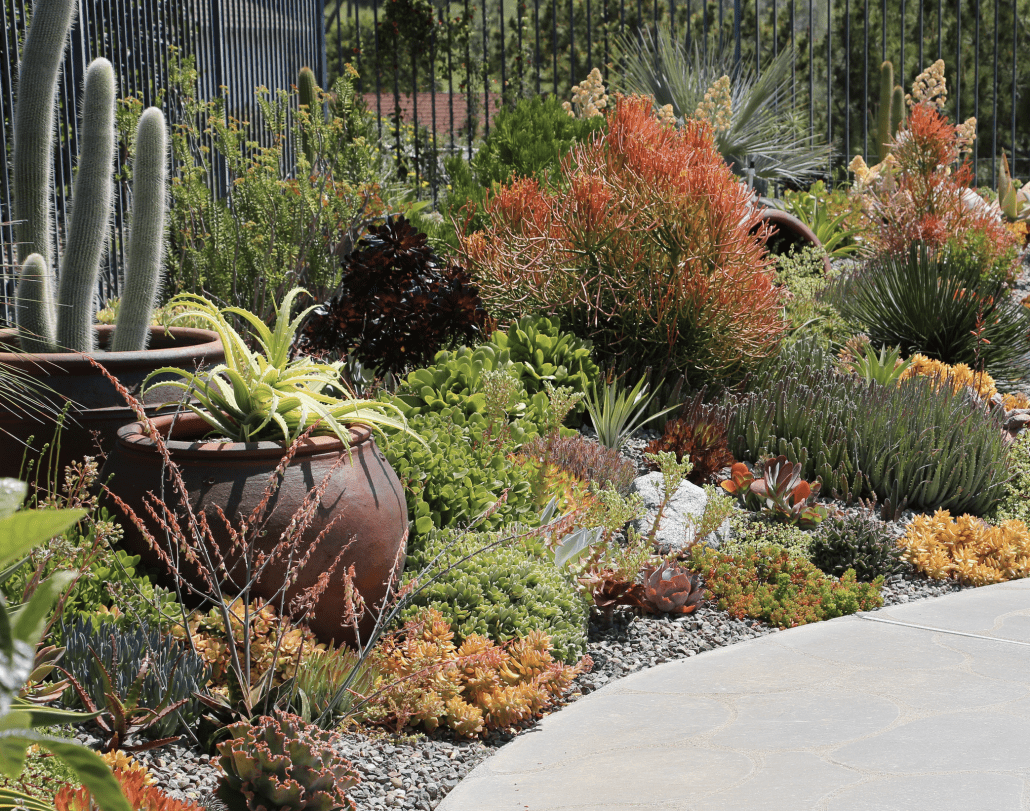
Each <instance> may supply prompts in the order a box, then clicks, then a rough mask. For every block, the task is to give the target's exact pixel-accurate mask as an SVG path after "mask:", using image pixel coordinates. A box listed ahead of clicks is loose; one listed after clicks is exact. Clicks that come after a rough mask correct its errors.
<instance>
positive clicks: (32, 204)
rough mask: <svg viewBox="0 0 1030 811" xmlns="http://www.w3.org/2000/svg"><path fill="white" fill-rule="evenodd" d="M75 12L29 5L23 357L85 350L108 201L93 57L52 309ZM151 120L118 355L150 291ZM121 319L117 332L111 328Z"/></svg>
mask: <svg viewBox="0 0 1030 811" xmlns="http://www.w3.org/2000/svg"><path fill="white" fill-rule="evenodd" d="M76 8H77V4H76V3H75V2H74V0H37V2H36V3H35V4H34V6H33V8H32V20H31V24H30V26H29V33H28V35H27V37H26V41H25V47H24V49H23V51H22V60H21V64H20V66H19V71H18V99H17V104H16V106H15V116H14V117H15V127H14V210H15V219H16V220H18V221H19V228H18V241H19V243H20V247H19V252H18V255H19V259H20V260H21V261H22V270H21V278H20V279H19V283H18V292H17V305H16V315H17V322H18V329H19V339H20V341H21V347H22V349H23V350H24V351H27V352H53V351H72V352H91V351H93V350H94V349H95V345H94V342H95V331H94V329H93V316H94V311H95V308H96V307H95V305H96V302H95V298H96V287H97V276H98V274H99V272H100V265H101V263H102V261H103V258H104V254H105V252H106V250H107V240H108V234H109V224H110V219H111V215H112V213H113V201H114V184H113V177H112V161H113V158H114V147H115V87H116V82H115V78H114V69H113V68H112V66H111V63H110V62H108V61H107V60H106V59H102V58H101V59H95V60H93V61H92V62H91V63H90V64H89V67H88V68H87V70H86V82H85V90H84V97H83V104H82V120H81V125H80V129H79V142H80V151H79V158H78V165H77V167H76V175H75V180H74V183H73V190H72V192H73V206H72V216H71V219H70V220H69V223H68V234H67V243H66V245H65V248H64V252H63V255H62V260H61V270H60V274H59V284H58V285H57V286H56V301H57V304H58V306H57V308H56V310H55V308H54V302H55V295H54V290H55V283H54V280H53V269H54V266H55V264H56V254H55V251H54V250H53V246H52V244H51V242H50V233H51V230H52V228H53V215H52V213H51V210H50V201H51V197H52V195H53V188H52V186H51V184H52V183H53V158H52V154H53V150H54V137H55V128H54V119H53V111H54V109H55V108H56V106H57V69H58V66H59V64H60V61H61V57H62V56H63V54H64V48H65V46H66V44H67V39H68V31H69V29H70V27H71V23H72V21H73V20H74V16H75V9H76ZM159 116H160V113H159V112H158V111H151V110H148V111H147V112H146V113H144V119H145V120H144V121H143V122H141V127H140V129H141V131H142V132H141V140H140V142H139V145H138V147H137V165H136V166H135V167H134V168H136V169H137V177H136V180H135V181H134V183H133V194H134V203H133V219H132V225H131V226H130V228H131V233H132V240H131V243H130V257H129V262H130V270H129V273H127V279H126V287H127V296H126V301H125V302H123V304H122V308H121V314H120V320H119V331H120V332H122V333H123V337H122V338H120V339H119V347H118V348H119V349H123V350H131V349H143V348H144V346H145V342H146V338H147V334H148V333H147V329H146V326H147V325H149V322H150V315H151V313H152V311H153V307H154V303H155V299H156V291H157V289H158V287H159V279H160V272H161V254H162V252H163V233H164V196H165V191H166V169H165V167H164V163H165V161H166V152H165V146H164V122H163V119H161V120H160V125H159V126H158V125H157V123H156V122H155V119H157V118H158V117H159ZM137 201H138V202H137ZM123 321H124V323H125V324H126V325H127V326H125V327H122V326H121V324H122V322H123ZM129 325H131V326H129Z"/></svg>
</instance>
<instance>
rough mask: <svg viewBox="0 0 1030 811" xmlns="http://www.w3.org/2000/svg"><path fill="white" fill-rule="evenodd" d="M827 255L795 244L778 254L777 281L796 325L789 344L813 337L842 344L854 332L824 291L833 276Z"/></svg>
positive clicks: (788, 339) (830, 342) (789, 318)
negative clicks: (826, 259) (826, 266)
mask: <svg viewBox="0 0 1030 811" xmlns="http://www.w3.org/2000/svg"><path fill="white" fill-rule="evenodd" d="M823 256H824V254H823V252H822V251H820V250H819V249H818V248H816V247H814V246H811V245H809V246H806V247H804V248H801V249H800V250H798V249H797V246H796V245H791V246H790V249H789V250H788V251H787V253H785V254H779V255H778V256H777V257H776V283H777V284H778V285H781V287H782V289H783V298H784V314H785V315H786V317H787V321H788V322H789V323H790V326H791V328H792V333H791V335H790V336H789V337H788V338H787V340H786V341H785V342H784V344H785V345H790V344H793V343H797V342H798V341H799V340H805V339H809V338H816V339H818V340H819V341H820V342H821V343H823V344H829V345H834V344H841V343H844V342H845V341H846V340H847V339H848V338H850V337H851V335H852V334H853V332H854V330H853V329H852V327H851V325H850V324H848V322H847V321H845V320H844V318H843V317H842V316H841V314H840V312H839V311H838V310H837V308H836V307H834V306H833V302H832V301H829V300H828V297H827V296H826V295H825V294H824V293H825V291H826V289H827V288H828V287H829V286H830V285H831V283H832V278H830V277H827V275H826V272H825V265H824V263H823ZM782 349H783V347H781V352H782Z"/></svg>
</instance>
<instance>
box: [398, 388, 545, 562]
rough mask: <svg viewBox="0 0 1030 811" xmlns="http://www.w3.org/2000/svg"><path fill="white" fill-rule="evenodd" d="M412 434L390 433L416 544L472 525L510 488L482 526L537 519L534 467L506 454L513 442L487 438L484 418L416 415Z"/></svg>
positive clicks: (453, 411)
mask: <svg viewBox="0 0 1030 811" xmlns="http://www.w3.org/2000/svg"><path fill="white" fill-rule="evenodd" d="M408 424H409V427H410V428H411V429H412V431H414V432H415V434H417V435H418V436H419V437H421V439H422V440H423V442H424V443H425V444H423V443H422V442H420V441H419V440H418V439H415V438H414V437H412V436H409V435H407V434H399V435H394V436H393V437H391V439H390V442H389V443H388V444H387V447H386V448H384V453H385V454H386V458H387V459H388V460H389V462H390V464H391V465H392V466H393V468H394V470H396V471H397V475H398V476H399V477H400V480H401V482H402V483H403V485H404V493H405V497H406V498H407V502H408V516H409V518H410V520H412V521H413V522H414V526H413V533H412V537H411V538H410V539H409V545H410V547H411V548H417V547H418V546H419V544H420V543H421V536H425V535H426V534H427V533H428V532H429V531H430V530H431V529H433V528H434V527H435V528H437V529H443V528H445V527H453V526H456V525H457V524H467V523H469V522H471V521H472V520H473V519H475V518H476V517H477V516H479V515H480V514H482V513H483V512H484V511H486V509H487V508H488V507H490V506H491V505H493V504H494V502H496V501H497V499H499V498H500V497H501V493H503V492H504V491H505V490H507V497H506V499H505V501H504V503H503V504H501V505H499V506H498V508H497V509H496V510H495V511H494V512H493V513H492V514H491V515H490V517H489V518H488V519H486V521H485V522H484V523H483V525H482V526H481V527H480V528H481V529H493V528H496V527H499V526H501V524H503V523H508V522H511V521H515V520H521V521H523V522H529V521H532V520H533V517H534V516H533V493H532V484H531V481H530V477H531V475H532V471H531V470H530V469H529V468H528V467H526V466H522V465H516V464H513V463H512V462H511V461H510V460H508V459H507V458H506V455H505V454H506V452H507V451H510V450H511V446H507V447H504V446H502V447H498V446H497V445H495V444H493V443H491V442H488V441H486V440H485V439H484V437H483V426H482V421H481V419H480V421H479V422H478V423H475V424H471V423H470V419H469V418H468V417H466V415H465V414H464V412H462V411H461V410H460V409H459V408H455V407H452V408H448V409H445V410H442V411H434V412H428V413H425V414H420V415H417V416H414V417H412V418H410V419H409V421H408Z"/></svg>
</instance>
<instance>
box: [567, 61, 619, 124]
mask: <svg viewBox="0 0 1030 811" xmlns="http://www.w3.org/2000/svg"><path fill="white" fill-rule="evenodd" d="M607 106H608V95H607V93H605V90H604V83H603V82H602V81H601V71H600V70H598V69H597V68H594V69H593V70H592V71H590V75H589V76H587V77H586V79H584V80H583V82H582V83H581V84H577V85H573V87H572V101H571V102H568V101H566V102H565V103H564V104H562V108H563V109H564V110H565V112H567V113H568V114H569V115H570V116H572V117H573V118H575V117H576V116H577V115H578V116H579V117H580V118H593V117H594V116H595V115H602V112H601V111H602V110H604V108H605V107H607Z"/></svg>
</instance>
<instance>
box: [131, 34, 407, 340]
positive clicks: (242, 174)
mask: <svg viewBox="0 0 1030 811" xmlns="http://www.w3.org/2000/svg"><path fill="white" fill-rule="evenodd" d="M172 57H173V58H172V59H170V60H169V73H170V79H169V85H170V87H169V89H170V93H171V96H172V97H173V98H175V99H177V101H178V103H179V110H178V114H177V115H176V120H177V121H178V122H179V124H178V125H177V127H176V128H175V131H174V132H173V134H172V139H171V141H172V151H173V154H174V157H175V161H176V167H177V173H178V178H177V181H178V182H176V183H175V184H174V185H173V186H172V209H171V233H172V250H171V251H170V255H169V279H170V282H171V283H172V285H173V287H174V289H175V290H176V292H191V293H195V294H206V295H210V296H211V297H212V298H213V299H214V300H216V301H222V302H228V303H229V304H232V305H235V306H239V307H243V308H245V309H248V310H251V311H252V312H255V313H258V314H259V315H260V317H261V319H262V320H263V321H266V322H269V321H271V320H272V318H274V312H273V310H274V303H275V302H277V301H280V300H281V299H282V298H283V297H284V296H285V295H286V292H287V291H288V290H290V289H291V288H293V287H304V288H306V289H308V290H311V291H312V292H313V294H314V295H315V296H316V297H317V299H318V300H325V299H327V298H329V296H330V295H331V294H332V291H333V289H334V288H335V287H336V284H337V283H338V282H339V264H340V259H341V257H343V256H345V255H346V254H347V253H349V252H350V250H351V248H352V247H353V245H354V243H355V242H356V241H357V239H358V237H359V236H360V235H361V232H362V231H363V230H364V227H365V223H366V222H368V221H370V220H372V219H374V218H376V217H377V216H379V214H380V212H381V211H382V210H383V209H384V208H387V207H388V204H387V203H384V202H383V200H384V198H385V199H386V200H389V199H390V197H391V196H392V194H393V190H392V187H391V184H390V182H389V174H390V169H389V167H388V166H387V164H386V162H384V161H383V160H382V151H381V149H380V147H379V139H378V135H377V132H376V125H375V121H374V118H373V117H372V116H370V115H369V114H368V112H367V110H365V108H364V105H363V103H362V101H361V97H360V95H359V94H357V93H356V92H355V86H354V77H353V76H351V75H350V74H349V73H344V74H343V75H341V76H340V77H339V78H338V79H337V80H336V82H335V83H334V84H333V86H332V88H331V90H330V92H327V93H323V92H322V91H321V90H319V91H318V92H317V94H316V98H317V102H316V104H315V105H314V109H312V108H311V107H310V106H308V107H306V108H305V109H300V108H299V105H298V104H297V95H296V92H295V91H290V92H287V91H285V90H280V91H277V92H276V93H274V94H272V93H270V92H268V91H267V90H260V91H258V95H257V98H256V101H257V106H258V108H259V109H260V115H259V116H258V117H257V119H256V120H257V121H258V122H260V123H258V124H256V125H255V126H254V127H252V126H251V125H250V124H249V123H248V122H244V121H241V120H240V119H239V118H238V117H236V116H235V115H233V112H232V111H233V100H232V99H231V98H229V97H227V96H226V95H218V96H217V97H215V98H213V99H210V100H204V96H203V94H202V92H201V90H200V87H199V84H198V74H197V70H196V66H195V62H194V60H193V58H192V57H188V58H182V57H181V56H180V55H179V54H173V55H172ZM323 103H324V105H325V106H324V107H323ZM323 110H324V111H325V113H327V114H323ZM129 120H130V123H131V117H130V119H129ZM291 145H293V146H294V147H295V150H296V151H295V153H294V154H295V155H296V165H291V162H290V161H289V160H288V159H287V155H288V154H289V147H290V146H291ZM305 145H307V147H308V149H307V150H305V149H304V146H305ZM312 151H313V152H314V154H313V155H312V154H311V153H312ZM312 158H313V159H312ZM223 172H224V177H225V181H226V184H227V188H229V189H232V196H231V200H230V199H229V198H226V197H222V196H218V195H212V194H211V192H210V190H209V188H208V185H207V183H208V179H209V178H211V177H212V176H214V175H215V174H216V173H217V174H219V175H220V176H221V175H222V173H223Z"/></svg>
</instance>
